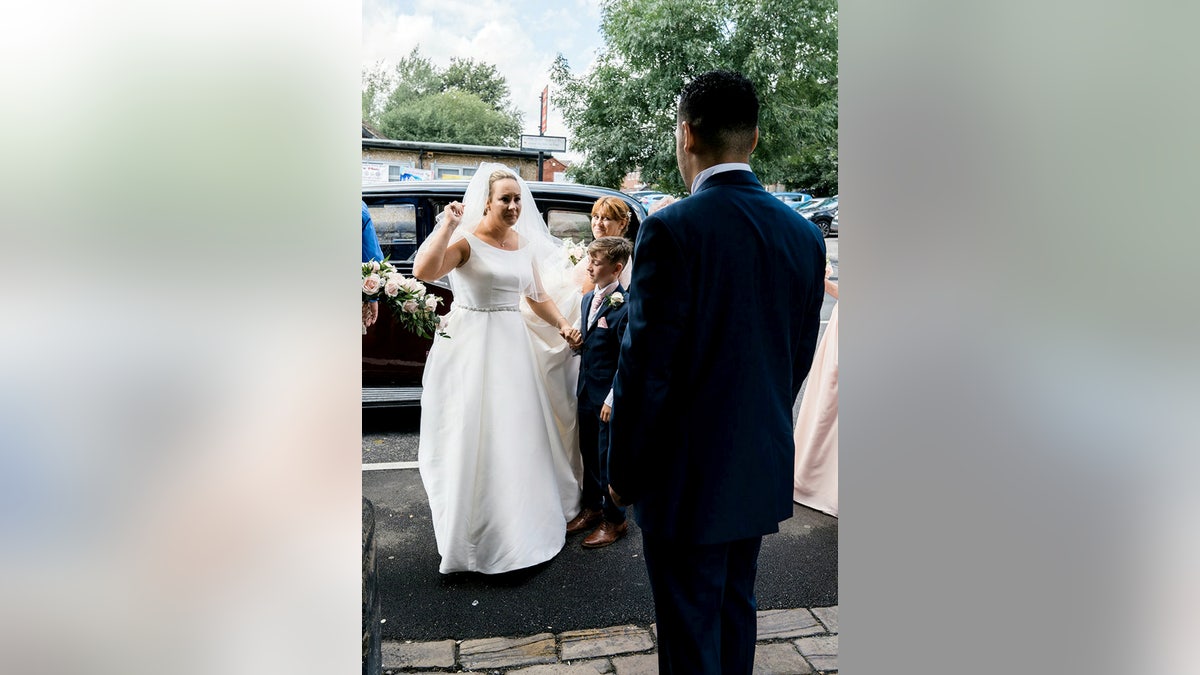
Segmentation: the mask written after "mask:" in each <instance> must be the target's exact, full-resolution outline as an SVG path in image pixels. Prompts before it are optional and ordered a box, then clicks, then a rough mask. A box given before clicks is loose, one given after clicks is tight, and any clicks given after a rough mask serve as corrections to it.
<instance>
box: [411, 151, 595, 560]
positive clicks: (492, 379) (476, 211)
mask: <svg viewBox="0 0 1200 675" xmlns="http://www.w3.org/2000/svg"><path fill="white" fill-rule="evenodd" d="M463 202H464V203H463V204H459V203H458V202H453V203H451V204H449V205H447V206H446V208H445V211H444V212H443V218H442V221H441V223H440V224H439V226H438V227H437V229H435V230H434V232H433V233H432V234H430V236H429V238H428V240H427V241H426V243H425V244H423V245H422V248H421V250H420V251H419V252H418V253H417V256H416V260H415V264H414V267H413V274H414V275H415V276H416V277H417V278H419V279H424V280H433V279H439V278H441V277H442V276H446V275H448V277H449V280H450V284H451V288H452V289H453V291H454V303H453V305H452V308H451V311H450V313H449V314H448V315H447V325H446V329H445V330H446V332H447V333H448V334H449V335H450V338H442V337H437V338H435V339H434V343H433V347H432V349H431V350H430V352H429V359H428V361H427V362H426V364H425V376H424V381H423V384H424V392H423V394H422V396H421V439H420V446H419V451H418V460H419V461H418V463H419V465H420V470H421V480H422V481H423V483H424V484H425V490H426V492H427V493H428V494H429V506H430V509H431V511H432V512H433V529H434V535H435V536H436V538H437V547H438V553H439V554H440V555H441V558H442V562H441V566H440V568H439V569H440V571H441V572H442V573H443V574H445V573H450V572H462V571H471V572H483V573H485V574H496V573H500V572H508V571H511V570H517V569H522V568H525V567H529V566H532V565H536V564H538V563H542V562H545V561H547V560H549V559H550V558H553V557H554V556H555V555H556V554H557V553H558V551H559V550H560V549H561V548H562V546H563V543H564V540H565V533H566V523H567V521H568V520H570V519H571V518H573V517H574V516H575V515H576V513H577V512H578V510H579V499H580V477H581V474H582V466H581V460H580V458H579V451H578V440H577V439H576V427H575V423H576V421H575V400H574V398H575V396H574V392H575V377H577V374H578V370H577V368H571V365H572V364H573V357H572V355H571V352H570V349H569V347H568V345H567V341H568V340H570V341H572V342H573V341H575V340H578V339H579V331H578V330H577V329H576V328H575V327H574V322H573V321H572V320H571V319H570V318H569V317H570V314H571V311H572V310H574V311H575V312H576V313H577V312H578V311H579V294H578V290H577V289H570V288H569V286H570V261H569V259H568V258H567V256H566V254H565V252H564V250H563V247H562V243H561V242H559V240H557V239H555V238H554V237H553V236H552V235H551V234H550V232H549V230H548V229H547V228H546V225H545V222H544V221H543V220H542V217H541V215H540V214H538V212H537V209H536V207H535V205H534V203H533V197H532V195H531V194H530V192H529V188H528V186H526V185H525V184H524V182H523V181H522V180H521V179H520V177H519V176H517V175H515V174H513V173H512V171H511V170H509V169H507V168H505V167H504V166H502V165H499V164H483V165H481V166H480V167H479V170H478V172H477V173H476V174H475V177H474V178H473V179H472V181H471V183H470V185H469V186H468V188H467V192H466V195H465V196H464V198H463ZM522 296H524V298H525V300H526V302H525V303H522V301H521V298H522ZM523 304H525V305H527V310H532V311H530V312H529V313H528V314H526V313H524V312H523V311H522V307H521V306H522V305H523ZM564 312H565V314H566V315H565V316H564Z"/></svg>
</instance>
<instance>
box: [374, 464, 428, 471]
mask: <svg viewBox="0 0 1200 675" xmlns="http://www.w3.org/2000/svg"><path fill="white" fill-rule="evenodd" d="M415 468H417V463H416V462H377V463H374V464H363V465H362V470H363V471H388V470H390V469H415Z"/></svg>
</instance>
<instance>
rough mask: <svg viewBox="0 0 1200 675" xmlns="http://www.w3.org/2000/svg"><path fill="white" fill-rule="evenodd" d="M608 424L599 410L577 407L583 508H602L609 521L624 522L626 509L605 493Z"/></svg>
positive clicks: (606, 482) (606, 485)
mask: <svg viewBox="0 0 1200 675" xmlns="http://www.w3.org/2000/svg"><path fill="white" fill-rule="evenodd" d="M608 426H609V425H608V423H607V422H601V421H600V411H599V410H586V409H584V408H582V407H581V408H579V454H581V455H582V456H583V508H585V509H602V510H603V511H604V519H605V520H607V521H608V522H610V523H623V522H625V509H624V508H622V507H620V506H617V505H616V504H614V503H613V501H612V499H611V498H609V496H608Z"/></svg>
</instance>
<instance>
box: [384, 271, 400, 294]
mask: <svg viewBox="0 0 1200 675" xmlns="http://www.w3.org/2000/svg"><path fill="white" fill-rule="evenodd" d="M383 292H384V293H385V294H386V295H387V296H388V297H389V298H394V297H396V295H397V294H398V293H399V292H400V280H399V279H397V278H396V277H395V276H390V277H388V278H387V281H385V282H383Z"/></svg>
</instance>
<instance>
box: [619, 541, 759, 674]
mask: <svg viewBox="0 0 1200 675" xmlns="http://www.w3.org/2000/svg"><path fill="white" fill-rule="evenodd" d="M761 546H762V537H752V538H750V539H741V540H738V541H733V542H728V543H724V544H708V545H699V544H688V543H681V542H678V541H674V540H670V539H665V538H663V537H659V536H656V535H653V534H651V533H649V532H645V531H643V532H642V550H643V551H644V553H645V556H646V571H647V572H648V573H649V576H650V589H651V591H652V592H653V594H654V614H655V620H656V621H657V623H658V669H659V673H661V674H662V675H669V674H675V675H705V674H711V675H750V672H751V671H752V670H753V668H754V643H755V640H756V638H757V632H758V630H757V629H758V625H757V614H756V612H757V609H758V601H757V600H756V599H755V597H754V578H755V576H756V574H757V572H758V552H759V549H760V547H761Z"/></svg>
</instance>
